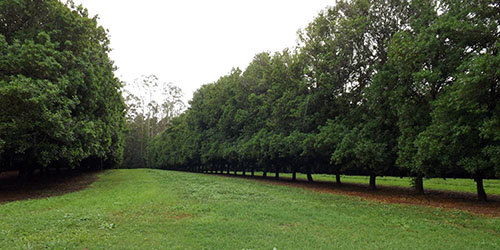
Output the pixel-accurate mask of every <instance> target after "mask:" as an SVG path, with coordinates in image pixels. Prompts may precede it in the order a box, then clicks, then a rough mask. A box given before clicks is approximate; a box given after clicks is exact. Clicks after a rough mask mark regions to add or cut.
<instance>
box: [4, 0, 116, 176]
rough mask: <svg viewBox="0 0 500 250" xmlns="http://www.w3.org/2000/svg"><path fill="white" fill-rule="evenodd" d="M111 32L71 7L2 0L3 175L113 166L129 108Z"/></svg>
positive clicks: (51, 1)
mask: <svg viewBox="0 0 500 250" xmlns="http://www.w3.org/2000/svg"><path fill="white" fill-rule="evenodd" d="M109 52H110V48H109V40H108V36H107V34H106V31H105V30H104V29H103V28H102V27H101V26H99V25H98V24H97V17H93V18H91V17H89V14H88V12H87V10H86V9H84V8H83V7H81V6H75V5H74V4H73V3H72V2H71V1H69V2H68V3H67V4H63V3H61V2H60V1H58V0H2V1H0V171H3V170H8V169H10V170H20V174H21V176H26V175H30V174H31V173H32V172H33V171H34V170H35V169H41V170H42V171H44V170H47V169H48V168H50V167H55V168H59V167H64V168H67V167H71V168H89V167H97V168H103V167H112V166H116V165H118V164H119V163H120V162H121V160H122V158H123V144H124V137H123V131H124V128H125V104H124V101H123V98H122V96H121V91H120V88H121V83H120V81H119V80H118V79H117V78H116V77H115V75H114V70H115V67H114V65H113V62H112V61H111V60H110V58H109V57H108V53H109Z"/></svg>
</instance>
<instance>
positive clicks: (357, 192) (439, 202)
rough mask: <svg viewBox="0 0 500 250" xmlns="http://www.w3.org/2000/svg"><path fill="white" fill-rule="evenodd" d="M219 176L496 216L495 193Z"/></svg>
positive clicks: (499, 204) (499, 209)
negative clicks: (481, 198) (484, 196)
mask: <svg viewBox="0 0 500 250" xmlns="http://www.w3.org/2000/svg"><path fill="white" fill-rule="evenodd" d="M221 176H232V177H237V178H245V179H252V180H256V181H260V182H264V183H269V184H273V185H282V186H292V187H299V188H305V189H310V190H314V191H316V192H320V193H329V194H338V195H348V196H356V197H361V198H363V199H366V200H371V201H377V202H384V203H397V204H408V205H421V206H428V207H438V208H444V209H459V210H463V211H467V212H470V213H473V214H478V215H485V216H491V217H500V196H499V195H488V202H480V201H478V200H477V198H476V194H472V193H465V192H464V193H462V192H451V191H440V190H426V191H425V194H424V195H420V194H417V193H416V192H415V191H414V190H413V189H411V188H404V187H394V186H383V185H378V186H377V190H370V189H368V185H367V184H355V183H342V185H337V184H336V183H335V182H326V181H314V182H312V183H311V182H308V181H307V180H302V179H298V180H297V181H295V182H293V181H292V180H291V179H290V178H286V177H281V178H280V179H279V180H275V179H274V178H273V177H267V178H263V177H250V176H240V175H238V176H234V175H221Z"/></svg>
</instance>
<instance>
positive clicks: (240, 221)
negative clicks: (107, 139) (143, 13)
mask: <svg viewBox="0 0 500 250" xmlns="http://www.w3.org/2000/svg"><path fill="white" fill-rule="evenodd" d="M381 184H382V183H381ZM0 217H1V218H2V219H1V220H0V249H45V248H49V249H64V248H68V249H85V248H88V249H273V248H276V249H499V248H500V218H488V217H482V216H475V215H471V214H468V213H466V212H461V211H448V210H441V209H436V208H428V207H420V206H407V205H398V204H381V203H376V202H370V201H364V200H361V199H360V198H356V197H347V196H337V195H332V194H323V193H317V192H314V191H310V190H305V189H301V188H294V187H287V186H279V185H276V186H274V185H270V184H264V183H260V182H255V181H252V180H245V179H239V178H225V177H220V176H213V175H203V174H193V173H181V172H170V171H161V170H150V169H139V170H110V171H106V172H104V173H102V174H100V178H99V180H98V181H97V182H95V183H94V184H92V185H91V187H90V188H88V189H86V190H83V191H80V192H75V193H70V194H66V195H63V196H59V197H51V198H45V199H40V200H27V201H18V202H12V203H6V204H3V205H0Z"/></svg>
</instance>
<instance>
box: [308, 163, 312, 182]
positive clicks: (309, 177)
mask: <svg viewBox="0 0 500 250" xmlns="http://www.w3.org/2000/svg"><path fill="white" fill-rule="evenodd" d="M307 181H308V182H313V177H312V174H311V167H310V166H308V167H307Z"/></svg>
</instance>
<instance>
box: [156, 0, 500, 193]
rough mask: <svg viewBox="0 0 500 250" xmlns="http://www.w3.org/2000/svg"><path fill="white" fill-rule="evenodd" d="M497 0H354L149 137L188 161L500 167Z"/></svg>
mask: <svg viewBox="0 0 500 250" xmlns="http://www.w3.org/2000/svg"><path fill="white" fill-rule="evenodd" d="M499 13H500V4H499V3H498V1H493V0H487V1H463V0H445V1H437V0H412V1H390V0H352V1H347V0H345V1H337V3H336V5H335V6H333V7H329V8H327V9H326V10H324V11H322V12H321V13H319V15H318V17H317V18H316V19H315V20H314V21H313V22H311V23H310V24H309V25H308V26H307V27H306V28H305V29H304V30H302V31H301V32H299V46H298V47H296V48H294V49H286V50H284V51H282V52H277V53H261V54H258V55H256V56H255V58H254V60H253V61H252V62H251V63H250V64H249V66H248V67H247V68H246V69H245V70H244V71H242V70H239V69H235V70H233V71H231V73H229V74H228V75H226V76H223V77H221V78H220V79H219V80H218V81H216V82H214V83H211V84H207V85H204V86H203V87H201V88H200V89H198V91H197V92H196V93H195V94H194V96H193V99H192V100H191V102H190V104H191V107H190V108H188V109H187V111H186V112H185V113H184V114H183V115H181V116H180V117H178V118H175V119H174V120H173V122H172V123H171V124H169V125H168V126H167V129H166V130H165V131H164V132H163V133H161V134H160V135H159V136H157V137H156V138H155V139H154V140H153V141H152V143H151V144H150V145H149V146H148V149H149V154H150V155H152V156H154V157H152V158H151V159H150V161H151V165H152V166H155V167H159V168H168V169H180V170H188V171H203V172H212V173H213V172H218V173H220V172H223V171H225V172H226V173H227V172H229V171H243V173H244V174H246V173H247V172H251V173H253V172H254V171H263V172H264V175H267V174H268V173H269V172H274V173H275V176H276V177H278V176H279V173H280V172H292V173H293V176H294V178H295V173H297V172H302V173H305V174H307V175H308V179H309V180H311V181H312V174H313V173H327V174H336V175H337V181H338V182H339V183H340V174H362V175H369V176H370V177H371V178H370V187H371V188H373V189H375V188H376V182H375V181H376V177H377V176H383V175H394V176H411V177H414V185H415V187H416V189H417V190H418V191H419V192H421V193H423V192H424V190H423V180H424V178H430V177H443V178H446V177H469V178H474V179H475V180H476V182H477V188H478V196H479V198H480V199H481V200H486V194H485V192H484V188H483V185H482V180H483V179H484V178H496V177H499V176H500V169H499V166H500V158H499V155H500V132H499V131H500V113H499V112H500V111H499V110H500V109H499V108H500V106H499V102H500V96H499V87H500V85H499V79H500V78H499V75H500V73H499V72H500V71H499V69H500V67H499V66H500V65H499V49H500V45H499V44H500V14H499Z"/></svg>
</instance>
